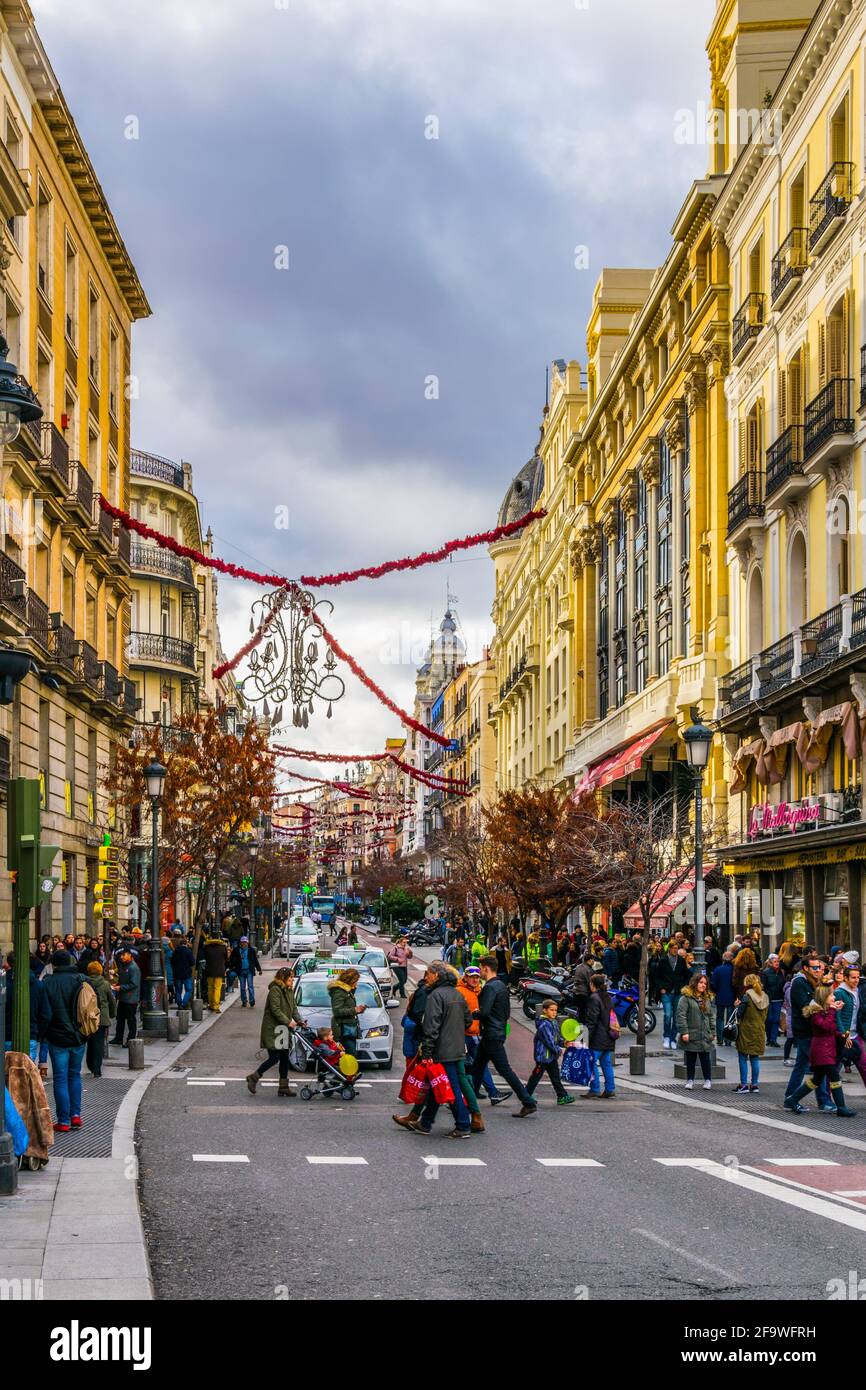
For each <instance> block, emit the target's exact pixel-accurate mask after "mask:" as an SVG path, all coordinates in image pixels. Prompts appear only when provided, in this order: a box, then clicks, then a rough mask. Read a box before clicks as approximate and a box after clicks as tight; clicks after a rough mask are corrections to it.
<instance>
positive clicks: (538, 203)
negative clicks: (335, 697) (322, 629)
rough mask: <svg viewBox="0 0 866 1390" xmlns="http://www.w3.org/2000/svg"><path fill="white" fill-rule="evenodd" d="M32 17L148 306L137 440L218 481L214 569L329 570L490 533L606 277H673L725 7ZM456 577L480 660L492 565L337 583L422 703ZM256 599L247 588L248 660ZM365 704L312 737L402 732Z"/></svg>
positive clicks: (241, 617)
mask: <svg viewBox="0 0 866 1390" xmlns="http://www.w3.org/2000/svg"><path fill="white" fill-rule="evenodd" d="M32 4H33V8H34V12H35V14H36V19H37V23H38V25H39V29H40V33H41V34H42V37H43V39H44V41H45V44H46V47H47V50H48V53H49V55H50V58H51V61H52V63H53V65H54V67H55V70H56V72H57V74H58V77H59V79H60V82H61V85H62V86H63V89H64V92H65V94H66V97H67V99H68V101H69V103H70V105H71V107H72V110H73V112H74V114H75V117H76V120H77V122H78V124H79V127H80V129H81V131H82V134H83V136H84V139H85V142H86V144H87V146H88V149H89V151H90V154H91V156H92V158H93V161H94V164H95V166H96V169H97V172H98V174H99V176H100V178H101V180H102V183H103V186H104V188H105V190H106V193H107V195H108V198H109V201H110V203H111V205H112V208H113V210H114V212H115V215H116V217H117V221H118V223H119V225H120V228H121V231H122V233H123V235H124V237H125V239H126V242H127V245H128V246H129V249H130V251H131V254H132V256H133V259H134V260H135V263H136V266H137V268H138V271H139V274H140V276H141V279H142V282H143V284H144V287H145V290H146V292H147V295H148V297H149V299H150V302H151V304H152V306H153V311H154V312H153V318H152V319H150V320H149V321H148V322H146V323H144V324H141V325H139V326H138V327H137V328H136V330H135V338H134V370H135V372H136V373H137V374H138V376H139V378H140V384H141V385H140V389H141V398H140V400H139V401H138V402H137V403H136V405H135V407H134V415H133V440H134V443H136V444H137V445H138V446H139V447H141V448H144V449H150V450H152V451H154V452H156V453H161V454H165V455H168V456H169V457H171V458H175V459H179V458H184V459H189V460H190V461H191V462H192V464H193V466H194V470H195V473H194V476H195V483H196V491H197V492H198V495H199V497H200V499H201V504H202V509H203V513H204V517H205V522H206V524H207V523H210V525H211V526H212V528H213V531H214V535H215V537H216V551H217V553H218V554H220V555H222V556H224V557H226V558H228V559H231V560H234V561H236V562H237V563H242V564H243V563H245V564H248V565H251V566H252V567H254V568H255V567H261V568H268V569H273V570H276V571H277V572H279V573H286V574H291V575H295V574H299V573H311V572H312V573H321V572H323V571H328V570H334V569H340V568H349V567H353V566H356V565H363V564H371V563H376V562H378V561H380V560H383V559H386V558H391V557H393V556H397V555H404V554H409V553H412V552H415V551H418V550H421V549H427V548H429V547H430V546H431V545H433V544H436V543H439V542H441V541H443V540H445V539H446V538H448V537H450V536H456V535H463V534H465V533H467V532H469V531H474V530H481V529H485V528H487V527H489V526H492V525H495V520H496V512H497V509H498V506H499V503H500V501H501V498H502V495H503V493H504V491H505V489H506V487H507V486H508V483H509V481H510V479H511V477H512V476H513V474H514V473H515V472H516V471H517V469H518V468H519V467H520V466H521V464H522V463H524V462H525V460H526V459H527V458H528V457H529V456H530V455H531V453H532V450H533V447H534V443H535V440H536V439H537V435H538V424H539V418H540V411H541V408H542V406H543V404H544V379H545V365H546V364H547V363H548V362H549V361H551V360H552V359H553V358H556V357H565V358H571V357H578V358H579V359H581V360H584V359H585V325H586V318H587V313H588V309H589V305H590V300H591V296H592V289H593V285H594V282H595V279H596V277H597V275H598V273H599V271H600V269H601V267H602V266H603V265H614V266H629V265H639V266H644V265H657V264H659V263H660V261H661V260H662V259H663V258H664V256H665V254H666V251H667V247H668V236H669V230H670V226H671V224H672V222H673V218H674V215H675V213H676V211H677V209H678V208H679V206H680V204H681V202H682V200H683V197H684V195H685V193H686V190H687V188H688V185H689V183H690V181H691V179H692V178H694V177H696V176H700V175H701V174H702V173H703V172H704V168H705V163H706V160H705V150H704V149H701V148H696V147H688V146H683V145H680V144H677V143H676V142H675V141H674V138H673V131H674V113H675V111H676V110H677V109H679V108H688V109H695V108H697V106H698V103H700V102H702V101H704V100H705V98H706V92H707V87H708V81H707V77H706V57H705V54H704V42H705V39H706V34H707V32H708V30H709V26H710V23H711V20H712V15H713V13H714V3H713V0H654V2H653V3H652V4H648V3H647V2H646V0H112V3H106V0H75V3H74V4H70V3H69V0H32ZM130 117H135V118H136V123H137V133H138V138H137V139H134V140H132V139H128V138H126V137H127V133H128V132H129V131H130V130H133V129H134V127H133V125H132V123H131V122H130V120H129V118H130ZM431 134H434V135H438V138H435V139H431V138H427V137H428V136H429V135H431ZM577 245H586V246H587V247H588V248H589V254H590V269H589V270H588V271H577V270H576V269H575V268H574V248H575V247H576V246H577ZM280 247H286V248H288V268H287V269H280V268H278V267H277V265H276V264H275V261H276V260H277V259H278V258H279V251H278V249H277V248H280ZM434 376H435V377H436V378H438V399H427V396H426V394H425V382H426V381H427V379H428V378H430V377H434ZM285 506H288V508H289V512H290V527H289V529H288V530H283V529H277V528H276V527H275V524H274V518H275V509H278V508H281V507H285ZM446 583H447V584H449V585H450V587H451V591H452V593H454V594H455V595H456V596H457V605H456V606H457V611H458V613H459V616H460V620H461V623H462V626H463V629H464V631H465V633H466V636H467V639H468V643H469V651H470V657H472V658H474V657H476V656H477V655H478V654H479V651H480V646H481V644H482V642H483V641H484V640H486V638H487V637H488V636H489V633H490V623H489V610H490V602H491V598H492V565H491V563H490V561H489V558H488V557H487V555H486V552H471V557H467V558H463V559H461V560H460V561H458V562H455V563H453V564H450V565H442V566H439V567H435V568H431V569H426V570H424V571H421V572H419V573H417V574H415V575H413V576H410V577H409V578H402V577H401V576H396V577H394V578H391V579H386V580H382V581H378V582H377V583H375V584H374V583H371V582H369V581H363V582H361V583H359V584H356V585H355V586H352V587H351V588H346V589H340V590H336V591H334V593H333V597H334V599H335V602H336V610H335V613H334V615H333V619H332V626H333V630H334V632H335V634H336V635H337V636H338V637H339V638H340V640H341V641H342V642H343V644H344V645H345V646H346V647H347V648H348V650H349V651H351V652H353V653H354V654H355V655H356V656H357V657H358V658H359V660H361V662H362V663H363V664H365V665H366V666H367V669H368V670H369V671H370V673H371V674H372V675H373V676H374V677H375V678H376V679H377V680H378V681H379V682H380V684H382V685H383V686H384V687H385V688H386V689H387V690H388V691H389V693H391V694H392V695H393V696H394V697H395V698H396V699H398V700H399V701H400V702H401V703H403V704H404V705H408V706H409V707H410V708H411V700H412V692H413V680H414V663H415V662H416V661H417V659H418V654H419V647H420V646H421V645H422V644H423V641H424V640H425V639H426V637H427V636H428V635H429V628H430V619H431V613H432V615H433V617H434V619H435V621H436V622H437V624H438V621H439V618H440V617H441V614H442V611H443V609H444V607H445V599H446ZM254 597H255V591H253V590H251V589H250V587H249V586H246V585H241V584H235V583H227V582H225V581H223V583H222V586H221V611H222V624H221V625H222V630H223V640H224V645H225V646H226V649H227V651H229V652H231V651H234V650H235V649H236V648H237V646H239V645H240V644H241V643H242V642H243V641H244V640H245V638H246V636H247V635H248V625H249V604H250V602H251V601H252V599H253V598H254ZM347 685H348V690H347V698H346V699H345V700H344V701H343V702H342V704H341V705H340V706H337V707H335V711H334V718H333V719H331V720H325V719H324V718H323V717H317V718H316V719H315V721H313V724H312V725H311V728H310V730H309V731H308V732H307V734H306V735H305V738H306V740H307V741H308V744H309V746H312V747H318V748H322V749H325V748H329V749H332V750H334V749H336V750H338V751H352V750H358V751H362V752H363V751H369V750H372V749H374V748H379V747H381V745H382V740H383V739H384V738H385V737H386V736H387V735H388V734H392V733H397V732H399V730H398V729H397V728H396V726H395V722H394V720H393V719H392V717H391V716H389V715H388V714H387V712H386V711H384V710H382V709H381V708H380V707H379V706H378V705H377V703H376V702H375V701H374V700H373V698H372V697H371V696H369V695H368V694H367V693H366V692H364V691H363V690H362V689H361V688H360V687H359V686H358V685H357V684H356V682H355V681H354V679H353V677H352V676H351V674H349V673H347Z"/></svg>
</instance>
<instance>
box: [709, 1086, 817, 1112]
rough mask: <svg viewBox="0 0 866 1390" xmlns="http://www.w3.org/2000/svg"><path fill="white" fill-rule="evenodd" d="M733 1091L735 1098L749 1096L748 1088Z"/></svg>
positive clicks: (737, 1087) (742, 1087)
mask: <svg viewBox="0 0 866 1390" xmlns="http://www.w3.org/2000/svg"><path fill="white" fill-rule="evenodd" d="M731 1090H732V1091H733V1093H734V1095H735V1096H747V1095H748V1094H749V1088H748V1086H732V1087H731ZM833 1109H834V1110H835V1109H836V1107H835V1105H834V1106H833Z"/></svg>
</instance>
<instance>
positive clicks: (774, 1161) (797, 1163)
mask: <svg viewBox="0 0 866 1390" xmlns="http://www.w3.org/2000/svg"><path fill="white" fill-rule="evenodd" d="M764 1162H765V1163H769V1164H771V1165H772V1166H773V1167H774V1168H841V1166H842V1165H841V1164H840V1163H837V1162H836V1159H835V1158H765V1159H764Z"/></svg>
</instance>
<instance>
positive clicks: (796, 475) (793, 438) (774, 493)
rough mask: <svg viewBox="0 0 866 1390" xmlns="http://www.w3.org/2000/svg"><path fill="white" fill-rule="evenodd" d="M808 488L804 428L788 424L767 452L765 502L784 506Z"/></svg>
mask: <svg viewBox="0 0 866 1390" xmlns="http://www.w3.org/2000/svg"><path fill="white" fill-rule="evenodd" d="M808 486H809V480H808V478H807V477H806V468H805V464H804V461H803V426H802V425H789V426H788V428H787V429H786V430H785V433H784V434H780V435H779V438H778V439H776V440H774V442H773V443H772V444H771V445H770V447H769V449H768V450H767V472H766V480H765V487H764V501H765V503H766V502H769V501H770V498H772V499H773V503H774V505H775V506H781V505H782V503H783V502H785V501H786V499H787V498H789V497H796V496H797V494H798V493H800V492H805V491H806V488H807V487H808Z"/></svg>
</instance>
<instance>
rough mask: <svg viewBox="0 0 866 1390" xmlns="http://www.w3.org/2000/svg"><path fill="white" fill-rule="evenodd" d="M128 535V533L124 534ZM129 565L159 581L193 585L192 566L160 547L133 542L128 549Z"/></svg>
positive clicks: (179, 556) (180, 556) (187, 561)
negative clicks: (172, 580)
mask: <svg viewBox="0 0 866 1390" xmlns="http://www.w3.org/2000/svg"><path fill="white" fill-rule="evenodd" d="M126 534H127V535H129V532H128V531H127V532H126ZM130 564H131V566H132V568H133V569H134V570H143V571H144V572H146V573H147V574H157V575H159V576H160V578H161V579H176V580H178V581H179V582H180V583H181V584H189V585H190V587H192V585H193V584H194V582H195V581H194V579H193V574H192V565H191V564H190V562H189V560H185V559H184V558H183V556H182V555H172V553H171V551H170V550H164V549H163V548H162V546H161V545H144V544H142V543H141V542H139V541H133V542H132V545H131V548H130Z"/></svg>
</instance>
